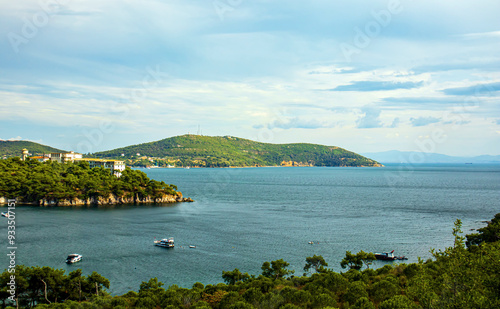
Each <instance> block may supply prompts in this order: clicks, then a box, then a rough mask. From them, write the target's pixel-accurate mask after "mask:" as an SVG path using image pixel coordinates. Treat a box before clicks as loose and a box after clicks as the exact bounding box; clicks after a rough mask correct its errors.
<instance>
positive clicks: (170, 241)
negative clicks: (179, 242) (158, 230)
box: [154, 237, 174, 248]
mask: <svg viewBox="0 0 500 309" xmlns="http://www.w3.org/2000/svg"><path fill="white" fill-rule="evenodd" d="M154 244H155V246H158V247H163V248H173V247H174V238H173V237H170V238H164V239H161V240H155V242H154Z"/></svg>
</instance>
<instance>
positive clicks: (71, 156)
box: [50, 151, 82, 163]
mask: <svg viewBox="0 0 500 309" xmlns="http://www.w3.org/2000/svg"><path fill="white" fill-rule="evenodd" d="M81 158H82V154H81V153H76V152H74V151H70V152H53V153H51V154H50V160H52V161H57V162H59V163H65V162H73V161H75V160H78V159H81Z"/></svg>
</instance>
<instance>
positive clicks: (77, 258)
mask: <svg viewBox="0 0 500 309" xmlns="http://www.w3.org/2000/svg"><path fill="white" fill-rule="evenodd" d="M81 260H82V256H81V255H80V254H76V253H74V254H70V255H68V257H67V258H66V263H68V264H73V263H76V262H80V261H81Z"/></svg>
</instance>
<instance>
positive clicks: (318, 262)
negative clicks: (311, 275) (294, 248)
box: [304, 255, 328, 273]
mask: <svg viewBox="0 0 500 309" xmlns="http://www.w3.org/2000/svg"><path fill="white" fill-rule="evenodd" d="M326 266H328V263H327V262H325V259H324V258H323V257H322V256H321V255H314V256H312V257H307V258H306V265H305V266H304V271H309V269H311V268H313V269H314V270H315V271H316V272H317V273H323V272H325V271H326V269H325V267H326Z"/></svg>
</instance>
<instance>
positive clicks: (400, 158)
mask: <svg viewBox="0 0 500 309" xmlns="http://www.w3.org/2000/svg"><path fill="white" fill-rule="evenodd" d="M362 155H363V156H365V157H369V158H372V159H374V160H376V161H378V162H381V163H382V164H384V163H410V164H416V163H464V164H465V163H500V155H498V156H491V155H482V156H476V157H454V156H447V155H444V154H439V153H428V152H416V151H398V150H390V151H384V152H365V153H363V154H362Z"/></svg>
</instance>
